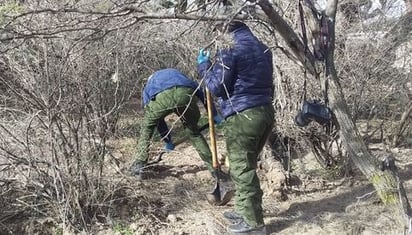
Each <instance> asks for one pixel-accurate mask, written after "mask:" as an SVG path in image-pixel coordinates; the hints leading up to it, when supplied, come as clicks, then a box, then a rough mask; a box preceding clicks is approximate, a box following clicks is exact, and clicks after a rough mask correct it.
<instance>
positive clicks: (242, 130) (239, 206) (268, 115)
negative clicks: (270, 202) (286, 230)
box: [224, 104, 275, 226]
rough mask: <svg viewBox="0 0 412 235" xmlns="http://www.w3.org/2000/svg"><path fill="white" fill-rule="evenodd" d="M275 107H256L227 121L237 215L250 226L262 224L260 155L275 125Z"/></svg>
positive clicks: (225, 128) (227, 137)
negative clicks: (259, 175)
mask: <svg viewBox="0 0 412 235" xmlns="http://www.w3.org/2000/svg"><path fill="white" fill-rule="evenodd" d="M274 113H275V112H274V108H273V106H272V105H271V104H270V105H265V106H259V107H254V108H251V109H247V110H245V111H242V112H240V113H239V114H236V115H233V116H230V117H228V118H227V119H226V121H225V125H224V133H225V138H226V148H227V152H228V157H229V163H230V164H229V166H230V176H231V178H232V180H233V181H234V183H235V187H236V194H235V205H234V207H235V208H234V209H235V212H237V213H238V214H240V215H242V216H243V218H244V220H245V221H246V223H247V224H249V225H251V226H259V225H263V224H264V221H263V212H262V195H263V192H262V189H261V188H260V181H259V178H258V176H257V174H256V168H257V161H258V156H259V153H260V152H261V151H262V149H263V146H264V145H265V142H266V139H267V138H268V136H269V134H270V132H271V131H272V128H273V126H274V122H275V121H274V116H275V114H274Z"/></svg>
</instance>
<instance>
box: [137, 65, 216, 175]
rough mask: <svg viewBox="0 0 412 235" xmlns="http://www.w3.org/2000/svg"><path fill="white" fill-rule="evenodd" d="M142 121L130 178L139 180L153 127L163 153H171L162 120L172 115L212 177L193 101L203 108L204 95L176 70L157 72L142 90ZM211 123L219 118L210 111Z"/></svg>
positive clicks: (170, 140)
mask: <svg viewBox="0 0 412 235" xmlns="http://www.w3.org/2000/svg"><path fill="white" fill-rule="evenodd" d="M142 96H143V106H144V118H143V122H142V125H141V129H140V136H139V140H138V143H137V153H136V160H135V161H134V162H133V164H132V165H131V166H130V168H129V171H130V172H131V174H132V175H135V176H138V177H139V178H142V177H143V174H144V170H143V169H144V167H145V165H146V163H147V160H148V158H149V155H148V151H147V150H148V148H149V146H150V141H151V139H152V136H153V133H154V129H155V128H156V127H157V129H158V131H159V134H160V136H161V138H162V140H163V141H164V142H165V149H166V150H167V151H171V150H173V149H174V147H175V146H174V144H173V141H172V138H171V135H170V131H169V129H168V127H167V124H166V122H165V120H164V118H165V117H166V116H167V115H169V114H172V113H175V114H177V115H178V116H179V117H180V120H181V121H182V122H183V126H184V127H185V128H186V129H187V130H188V132H189V136H190V141H191V143H192V145H193V146H194V148H195V149H196V150H197V152H198V153H199V155H200V157H201V159H202V160H203V161H204V162H205V163H206V165H207V168H208V170H209V171H210V172H211V173H212V175H214V174H215V173H214V170H213V167H212V154H211V152H210V148H209V145H208V144H207V142H206V140H205V138H204V137H203V135H202V134H201V133H200V131H199V127H198V121H199V118H200V111H199V107H198V106H197V101H198V100H200V101H202V102H203V103H204V104H205V97H204V93H203V91H202V89H201V87H200V86H199V84H198V83H197V82H195V81H193V80H191V79H189V78H188V77H187V76H186V75H184V74H183V73H182V72H181V71H179V70H177V69H172V68H168V69H161V70H158V71H156V72H155V73H153V74H152V75H151V76H150V77H149V79H148V81H147V84H146V86H145V87H144V89H143V94H142ZM214 114H215V115H214V121H215V123H217V124H218V123H220V121H221V117H220V115H219V114H218V113H217V111H214Z"/></svg>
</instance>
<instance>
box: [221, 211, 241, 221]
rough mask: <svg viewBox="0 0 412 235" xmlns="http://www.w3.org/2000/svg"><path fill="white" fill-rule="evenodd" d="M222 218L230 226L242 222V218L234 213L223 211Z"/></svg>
mask: <svg viewBox="0 0 412 235" xmlns="http://www.w3.org/2000/svg"><path fill="white" fill-rule="evenodd" d="M223 217H225V219H227V220H229V221H230V222H231V223H232V224H236V223H239V222H241V221H242V220H243V218H242V216H241V215H240V214H238V213H237V212H236V211H225V212H223Z"/></svg>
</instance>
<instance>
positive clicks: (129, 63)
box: [0, 1, 412, 234]
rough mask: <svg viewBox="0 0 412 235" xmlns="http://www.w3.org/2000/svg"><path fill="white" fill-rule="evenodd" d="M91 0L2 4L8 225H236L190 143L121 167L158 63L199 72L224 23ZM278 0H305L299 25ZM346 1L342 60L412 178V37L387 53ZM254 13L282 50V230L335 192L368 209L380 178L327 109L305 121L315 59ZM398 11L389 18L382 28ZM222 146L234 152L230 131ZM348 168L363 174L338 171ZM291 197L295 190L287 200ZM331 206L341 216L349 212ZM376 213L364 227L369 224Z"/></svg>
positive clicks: (353, 95)
mask: <svg viewBox="0 0 412 235" xmlns="http://www.w3.org/2000/svg"><path fill="white" fill-rule="evenodd" d="M81 2H82V1H77V3H74V2H73V3H71V4H72V5H70V4H69V6H70V7H71V8H69V9H71V11H70V10H69V11H67V9H66V11H63V8H61V6H59V4H57V3H56V5H53V4H51V3H36V1H25V3H24V4H23V5H19V4H17V3H15V2H14V3H9V2H8V4H9V5H5V6H7V7H8V8H4V7H3V6H2V7H1V11H0V13H2V14H0V26H1V28H0V30H1V33H2V35H1V37H0V40H1V42H2V44H1V45H0V51H1V52H2V54H1V55H0V90H1V91H0V98H1V106H0V107H1V111H0V118H1V121H0V187H1V189H2V190H1V197H0V206H1V207H2V208H3V210H2V212H1V213H0V233H2V234H62V233H66V232H72V233H86V234H94V233H99V232H100V233H102V234H108V233H109V232H117V233H120V234H130V233H136V234H162V233H163V234H171V233H168V232H170V231H173V233H175V234H224V232H225V222H224V221H221V220H220V212H221V211H222V210H224V209H226V208H213V207H211V206H209V205H207V203H206V202H205V200H204V198H203V195H204V193H205V192H206V191H207V190H209V189H208V188H207V185H208V183H210V179H208V177H207V174H205V173H204V172H205V170H204V167H203V166H202V165H201V163H200V162H199V161H197V160H198V159H197V158H198V157H197V156H196V154H194V152H191V151H190V149H188V150H186V149H185V147H187V146H185V145H183V146H181V147H179V149H178V150H177V151H176V152H174V153H173V154H171V156H170V158H169V157H168V159H167V160H166V161H165V164H163V163H162V164H161V165H159V166H156V167H155V168H154V169H153V170H154V174H153V179H152V180H149V181H148V182H144V183H138V182H136V181H134V179H133V178H131V177H129V176H127V175H125V174H124V173H123V172H122V171H121V170H122V168H124V167H127V166H128V164H129V163H130V162H131V161H132V159H133V152H134V142H135V141H136V140H135V139H136V136H137V134H138V129H139V125H138V122H139V118H140V117H141V115H142V112H141V111H142V110H141V107H140V105H139V102H136V100H139V99H140V93H141V89H142V86H143V84H144V81H145V79H146V77H147V76H148V75H149V74H150V73H151V72H153V71H155V70H157V69H159V68H164V67H177V68H180V69H181V70H183V71H184V72H186V73H187V74H188V75H190V76H192V77H193V78H195V74H196V73H195V70H194V68H195V58H196V53H197V50H198V48H200V47H202V46H203V45H205V44H206V43H208V42H209V41H211V38H208V37H206V35H207V34H208V32H209V31H210V25H211V23H210V22H209V21H207V20H206V21H201V22H200V21H198V20H197V19H198V18H196V17H195V16H190V15H188V16H184V15H183V16H173V17H177V18H179V17H180V18H183V19H180V20H174V19H173V18H172V17H170V16H169V15H167V14H164V15H151V14H152V13H150V14H149V13H147V14H146V13H145V14H143V15H138V14H140V13H141V12H139V11H138V10H139V9H143V8H140V6H142V5H141V4H144V1H131V2H132V3H129V4H128V3H126V2H122V3H119V5H118V6H115V5H113V4H112V3H111V2H109V1H107V2H105V3H106V4H103V3H101V4H93V3H88V4H86V2H87V1H85V2H83V5H80V3H81ZM119 2H120V1H119ZM36 4H37V5H36ZM76 4H78V5H76ZM278 6H279V8H280V11H281V10H284V9H292V10H285V12H284V13H285V14H284V17H285V18H286V21H287V22H288V23H290V25H292V27H293V28H294V29H295V30H297V32H299V29H298V23H297V21H296V19H297V14H298V12H297V11H296V9H294V7H292V6H291V5H290V4H289V3H287V4H286V3H285V2H282V3H279V5H278ZM342 6H343V5H342ZM80 7H83V8H80ZM42 9H43V10H42ZM52 9H60V10H52ZM6 10H8V11H7V14H3V12H4V11H6ZM26 10H28V11H29V12H30V13H29V14H24V12H25V11H26ZM342 12H346V11H342ZM340 13H341V12H338V21H337V25H336V27H337V38H336V40H337V41H336V45H337V47H336V55H335V56H336V59H335V60H336V67H337V68H338V71H339V73H338V75H339V79H340V81H341V85H342V88H343V90H344V94H345V97H346V100H347V103H348V106H349V108H350V112H351V115H352V117H353V119H354V120H355V121H356V123H357V124H358V126H359V129H360V130H361V132H362V134H363V138H364V140H365V142H366V143H367V144H368V146H369V147H370V150H371V151H373V150H374V149H373V147H371V144H376V143H380V144H382V145H381V146H380V148H379V149H380V150H381V152H382V153H388V152H391V153H392V154H395V156H396V157H397V159H400V160H401V164H403V166H404V167H405V168H402V170H403V171H401V173H402V174H403V175H402V174H401V177H403V176H404V177H405V180H409V178H408V177H409V174H410V173H409V171H408V170H409V168H408V167H409V163H408V160H407V157H408V156H410V153H404V152H402V151H403V149H407V148H410V146H411V143H412V141H411V138H412V136H411V133H412V131H411V128H412V125H411V110H410V107H411V105H410V102H411V86H410V76H411V75H410V66H411V65H410V63H409V64H408V63H401V64H399V63H397V64H396V66H395V64H393V63H392V62H393V61H394V60H396V61H401V60H402V59H403V60H404V61H408V59H407V58H408V57H405V56H409V55H410V50H411V47H410V46H409V47H408V45H409V44H407V45H406V46H405V47H404V48H405V49H404V50H406V51H407V52H409V53H405V54H399V53H390V56H388V55H387V54H383V53H381V52H382V47H384V46H386V45H382V43H381V38H379V37H377V35H376V34H377V31H376V28H377V27H378V26H377V25H379V23H377V24H371V25H368V27H365V25H363V24H362V22H357V23H356V22H355V23H354V22H352V21H350V22H349V21H348V20H345V18H344V17H343V16H340V15H339V14H340ZM56 15H58V17H56ZM137 16H140V17H141V18H139V17H137ZM185 17H186V18H185ZM142 19H146V20H142ZM349 23H350V24H349ZM249 24H250V25H251V28H252V29H253V30H254V31H256V33H257V35H259V37H261V38H262V39H263V40H265V41H266V42H267V43H268V45H270V46H271V47H272V48H273V51H274V54H275V56H276V57H275V63H276V84H275V87H276V90H277V92H276V99H275V104H274V105H275V107H276V111H277V115H276V122H277V124H276V129H275V130H274V135H273V138H272V139H271V140H270V141H269V143H268V146H267V149H266V151H265V152H264V153H263V154H262V160H265V161H262V164H261V167H262V169H261V171H260V173H261V176H262V185H263V187H264V189H265V193H266V194H265V195H266V199H265V200H266V201H265V203H266V204H265V207H266V208H267V212H266V219H267V221H268V222H269V224H272V225H273V226H272V227H271V231H272V232H282V231H283V232H284V233H285V234H286V233H287V232H288V231H290V232H292V233H294V232H298V231H299V230H297V229H296V231H294V230H293V228H288V227H289V226H292V227H293V225H297V226H299V225H301V226H302V224H299V223H303V222H302V221H305V220H308V221H312V222H314V221H313V220H316V216H315V214H316V212H318V211H319V210H318V211H316V210H315V209H313V208H316V207H317V206H322V205H324V204H325V203H326V204H327V203H330V204H332V205H330V208H332V207H333V206H337V205H336V204H337V203H335V202H334V201H333V200H338V201H339V200H343V202H344V206H346V207H345V208H343V207H344V206H341V207H338V209H336V210H335V211H334V212H337V213H341V214H344V213H348V214H350V213H351V212H353V213H355V212H356V213H361V212H359V210H360V209H359V206H360V207H361V208H363V210H368V209H369V207H374V208H375V207H379V206H376V205H375V204H374V203H375V201H377V200H375V201H367V200H366V201H363V200H362V199H363V198H362V195H363V196H365V195H367V193H369V192H371V191H373V189H372V188H371V187H370V186H367V185H368V184H367V183H366V182H365V181H364V179H363V178H362V176H361V175H360V174H357V173H359V172H357V171H356V168H354V166H353V165H352V164H351V162H350V161H349V159H348V157H347V156H346V153H345V150H344V149H343V148H342V145H341V142H340V141H341V140H340V138H339V136H338V135H335V134H336V132H330V131H328V130H326V129H325V128H324V127H321V126H319V125H318V124H316V123H311V124H310V126H309V127H307V128H299V127H297V126H296V125H295V124H294V123H293V119H294V116H295V115H296V113H297V111H298V110H299V108H300V107H301V102H302V94H303V82H304V80H305V76H304V74H305V72H308V71H305V69H302V68H301V67H300V66H299V65H298V64H296V63H294V62H292V61H291V60H290V58H289V57H288V54H287V53H286V54H285V51H288V48H287V45H286V43H285V42H284V41H283V40H282V39H280V38H279V37H278V35H277V34H276V33H275V32H274V31H273V28H271V27H270V25H269V24H267V23H265V22H263V24H262V21H258V20H251V21H249ZM395 24H396V22H391V21H386V22H385V24H384V26H385V27H382V28H378V29H379V30H390V29H391V27H392V26H393V25H395ZM10 35H12V36H13V37H9V36H10ZM382 40H383V39H382ZM396 43H397V42H396ZM406 43H408V42H406ZM403 45H404V44H403ZM387 46H388V47H391V45H387ZM289 55H290V53H289ZM409 61H410V60H409ZM399 65H401V67H399ZM408 66H409V67H408ZM306 82H307V88H306V89H307V97H308V98H310V99H319V100H323V99H324V95H323V90H322V87H323V84H321V83H320V82H319V81H318V80H315V79H311V78H307V80H306ZM178 130H179V129H178V127H176V128H175V129H174V130H173V131H174V132H176V133H178ZM332 133H333V134H332ZM158 147H159V146H156V145H154V146H152V149H154V150H155V149H156V148H158ZM394 147H397V149H398V150H399V151H400V150H402V151H400V152H396V151H395V150H394ZM159 148H160V147H159ZM219 150H220V154H221V155H225V153H224V146H223V143H221V145H220V148H219ZM310 152H314V153H315V155H310ZM308 154H309V155H308ZM408 154H409V155H408ZM196 159H197V160H196ZM307 159H310V161H309V162H306V161H307ZM302 162H305V163H302ZM343 176H345V177H350V180H348V179H347V178H346V179H345V180H341V181H339V180H340V179H342V177H343ZM336 180H337V181H336ZM365 185H366V186H365ZM408 185H409V184H406V186H408ZM353 186H357V187H354V188H353V190H352V191H351V190H350V189H351V187H353ZM339 189H341V190H339ZM325 192H326V193H325ZM332 192H336V193H342V194H341V195H335V196H333V197H335V198H332V199H331V198H326V199H319V200H318V201H316V200H315V202H313V201H310V200H309V201H308V202H303V201H305V200H306V199H307V198H305V197H308V195H310V196H313V197H316V195H317V196H319V198H322V196H324V195H325V194H327V193H332ZM317 193H318V194H317ZM321 193H325V194H322V195H321ZM349 195H360V196H359V197H361V198H360V199H359V201H361V202H362V203H363V204H362V203H360V204H359V203H358V204H356V203H355V204H353V200H354V199H353V197H351V196H349ZM409 195H410V194H409ZM345 196H346V197H349V198H351V199H346V197H345ZM365 197H366V196H365ZM299 200H302V202H299ZM351 200H352V201H351ZM355 201H356V200H355ZM290 202H293V203H296V204H295V205H291V206H290V207H289V208H288V209H285V208H281V207H282V206H285V205H286V204H285V203H290ZM311 203H312V205H310V204H311ZM368 203H369V204H368ZM313 204H314V205H313ZM325 207H326V206H325ZM299 208H301V209H299ZM322 208H323V207H322ZM322 208H321V209H322ZM330 208H327V209H325V210H329V209H330ZM317 209H319V208H317ZM378 210H384V209H382V208H381V207H379V208H378ZM305 211H306V212H305ZM299 213H306V214H305V215H299ZM189 214H193V216H190V215H189ZM311 215H312V216H315V217H314V218H315V219H313V218H310V216H311ZM325 216H328V215H325ZM330 216H331V218H329V220H333V219H336V220H338V221H339V218H342V217H343V216H344V215H341V216H339V215H336V214H333V216H332V215H330ZM337 217H338V218H337ZM199 218H201V219H200V220H199ZM282 218H287V219H285V220H284V219H282ZM347 219H348V218H347ZM319 220H321V219H319ZM199 221H200V222H199ZM322 221H323V220H322ZM315 222H316V221H315ZM318 222H319V221H318ZM315 224H316V223H315ZM319 224H322V222H319ZM347 224H348V225H347V226H349V225H350V224H353V223H351V222H347ZM383 224H386V225H387V224H389V225H390V221H384V223H383ZM303 227H304V226H303ZM370 227H373V226H372V225H365V224H358V226H357V227H356V226H355V228H351V229H352V230H354V233H358V232H359V231H361V230H362V231H363V230H365V228H366V229H368V228H370ZM356 229H358V230H359V231H355V230H356ZM374 229H376V231H380V230H379V228H374ZM389 231H391V230H389ZM129 232H130V233H129ZM329 232H330V231H329ZM332 233H333V232H332ZM325 234H326V233H325Z"/></svg>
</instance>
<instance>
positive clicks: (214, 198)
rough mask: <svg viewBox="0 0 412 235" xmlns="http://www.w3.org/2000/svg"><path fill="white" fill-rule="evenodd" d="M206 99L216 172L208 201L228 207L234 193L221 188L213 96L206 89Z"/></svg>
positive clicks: (213, 164) (213, 162)
mask: <svg viewBox="0 0 412 235" xmlns="http://www.w3.org/2000/svg"><path fill="white" fill-rule="evenodd" d="M206 99H207V114H208V121H209V135H210V150H211V152H212V166H213V169H215V172H216V179H215V186H214V188H213V190H212V192H211V193H210V194H209V195H207V196H206V197H207V200H208V202H209V203H210V204H212V205H217V206H223V205H226V204H227V203H228V202H229V201H230V199H231V198H232V197H233V194H234V191H233V190H231V191H228V192H226V191H225V190H224V189H223V187H221V180H222V171H221V169H220V164H219V161H218V159H217V146H216V132H215V122H214V120H213V113H212V104H213V103H212V102H213V100H212V95H211V94H210V92H209V90H208V89H207V88H206Z"/></svg>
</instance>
